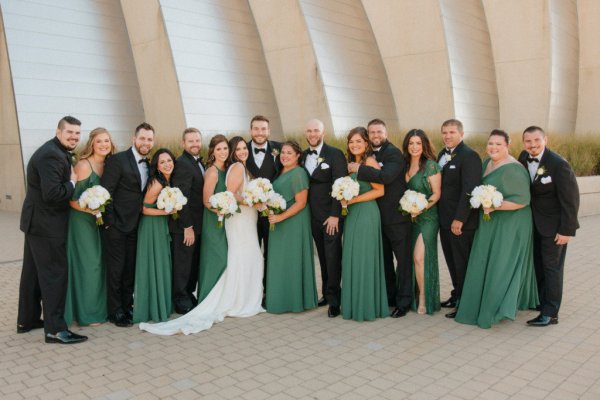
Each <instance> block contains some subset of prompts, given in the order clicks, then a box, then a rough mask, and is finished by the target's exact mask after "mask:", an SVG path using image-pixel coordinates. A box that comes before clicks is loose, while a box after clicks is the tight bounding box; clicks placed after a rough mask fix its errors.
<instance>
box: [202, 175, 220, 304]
mask: <svg viewBox="0 0 600 400" xmlns="http://www.w3.org/2000/svg"><path fill="white" fill-rule="evenodd" d="M215 168H216V167H215ZM217 172H218V174H219V179H218V180H217V185H216V186H215V193H221V192H224V191H226V190H227V186H226V185H225V176H226V172H225V171H221V170H220V169H218V168H217ZM217 221H218V217H217V214H215V213H214V212H212V211H210V210H208V209H206V208H205V209H204V214H202V235H201V236H200V271H199V272H198V274H199V278H198V303H200V302H201V301H202V300H204V298H205V297H206V296H208V294H209V293H210V291H211V290H212V288H213V287H214V286H215V284H216V283H217V281H218V280H219V278H220V277H221V275H222V274H223V271H225V268H226V267H227V237H226V236H225V227H224V226H223V227H222V228H219V227H218V226H217ZM223 225H225V224H223Z"/></svg>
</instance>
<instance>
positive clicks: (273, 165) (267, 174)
mask: <svg viewBox="0 0 600 400" xmlns="http://www.w3.org/2000/svg"><path fill="white" fill-rule="evenodd" d="M251 143H252V141H249V142H248V143H247V145H248V160H247V161H246V168H248V171H249V172H250V174H251V175H252V177H254V178H266V179H268V180H270V181H271V182H273V181H274V180H275V177H276V176H277V174H279V171H280V170H281V163H280V161H279V152H280V151H281V143H279V142H274V141H272V140H269V141H267V148H266V152H265V159H264V160H263V163H262V165H261V166H260V168H258V166H257V165H256V162H255V161H254V151H253V150H252V147H251V146H250V145H251ZM273 150H276V151H277V156H273Z"/></svg>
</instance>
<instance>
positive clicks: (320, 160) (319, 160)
mask: <svg viewBox="0 0 600 400" xmlns="http://www.w3.org/2000/svg"><path fill="white" fill-rule="evenodd" d="M323 161H325V159H324V158H323V157H319V158H317V164H321V163H322V162H323Z"/></svg>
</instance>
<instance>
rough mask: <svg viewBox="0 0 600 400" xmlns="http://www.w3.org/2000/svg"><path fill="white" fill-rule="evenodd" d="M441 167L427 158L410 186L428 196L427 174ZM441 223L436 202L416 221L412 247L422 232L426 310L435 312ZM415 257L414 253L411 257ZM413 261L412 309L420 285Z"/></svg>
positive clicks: (437, 306) (437, 300)
mask: <svg viewBox="0 0 600 400" xmlns="http://www.w3.org/2000/svg"><path fill="white" fill-rule="evenodd" d="M441 170H442V169H441V168H440V166H439V165H438V164H437V163H436V162H434V161H431V160H427V162H426V163H425V168H424V169H423V171H419V172H417V173H416V174H415V175H414V176H413V177H412V178H410V180H409V181H408V189H410V190H414V191H416V192H420V193H423V194H424V195H425V196H426V197H427V198H429V197H430V196H431V195H432V194H433V191H432V190H431V185H430V184H429V181H428V180H427V178H429V177H430V176H432V175H435V174H437V173H439V172H440V171H441ZM439 228H440V225H439V222H438V212H437V205H434V206H432V207H431V208H429V209H427V210H426V211H424V212H423V213H421V215H419V216H418V217H417V219H416V221H415V223H414V224H413V229H412V247H411V254H412V253H413V252H414V250H415V243H416V242H417V238H418V237H419V235H423V244H424V245H425V267H424V279H423V281H424V286H425V308H426V309H427V314H433V313H434V312H435V311H439V310H440V274H439V268H438V246H437V235H438V231H439ZM411 258H412V257H411ZM414 276H415V272H414V264H413V286H414V288H415V300H414V301H413V309H416V308H417V301H416V299H418V295H417V291H418V286H417V284H416V281H415V279H414Z"/></svg>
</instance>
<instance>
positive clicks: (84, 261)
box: [65, 164, 107, 326]
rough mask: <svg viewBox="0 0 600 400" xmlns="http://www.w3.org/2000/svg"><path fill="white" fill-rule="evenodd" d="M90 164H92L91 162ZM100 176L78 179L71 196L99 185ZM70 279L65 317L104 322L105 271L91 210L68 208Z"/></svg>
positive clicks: (98, 233)
mask: <svg viewBox="0 0 600 400" xmlns="http://www.w3.org/2000/svg"><path fill="white" fill-rule="evenodd" d="M90 166H91V164H90ZM99 184H100V177H99V176H98V175H97V174H96V173H95V172H94V170H92V173H91V175H90V176H89V177H88V178H86V179H84V180H82V181H79V182H77V184H76V185H75V191H74V192H73V197H72V199H71V200H75V201H77V200H79V197H80V196H81V194H82V193H83V192H84V191H85V190H86V189H88V188H90V187H92V186H95V185H99ZM67 259H68V261H69V283H68V286H67V298H66V302H65V321H67V324H69V325H70V324H71V323H72V322H74V321H77V323H78V324H79V325H81V326H84V325H89V324H94V323H101V322H106V318H107V309H106V272H105V269H104V264H103V263H102V246H101V241H100V230H99V229H98V225H96V217H95V216H93V215H92V214H89V213H86V212H83V211H79V210H75V209H73V208H72V209H71V210H70V214H69V231H68V234H67Z"/></svg>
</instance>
